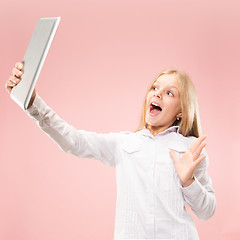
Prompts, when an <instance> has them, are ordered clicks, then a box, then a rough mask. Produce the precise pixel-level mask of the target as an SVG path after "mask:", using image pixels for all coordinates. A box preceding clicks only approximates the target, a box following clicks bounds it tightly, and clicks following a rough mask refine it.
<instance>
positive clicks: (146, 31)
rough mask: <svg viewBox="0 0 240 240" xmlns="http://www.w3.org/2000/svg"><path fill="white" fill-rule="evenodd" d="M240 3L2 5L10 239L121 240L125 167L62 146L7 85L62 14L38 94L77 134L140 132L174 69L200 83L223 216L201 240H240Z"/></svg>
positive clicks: (90, 0) (3, 170) (4, 182)
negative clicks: (157, 80) (165, 73)
mask: <svg viewBox="0 0 240 240" xmlns="http://www.w3.org/2000/svg"><path fill="white" fill-rule="evenodd" d="M239 8H240V3H239V1H231V0H221V1H219V0H218V1H215V0H213V1H209V0H201V1H190V0H189V1H186V0H184V1H178V0H165V1H162V0H156V1H153V0H146V1H141V0H116V1H112V0H101V1H99V0H78V1H77V0H68V1H57V0H54V1H51V0H41V1H32V0H31V1H30V0H21V1H16V0H10V1H7V0H2V1H1V2H0V26H1V28H0V29H1V40H0V41H1V45H0V48H1V49H0V50H1V59H0V62H1V84H0V86H1V87H0V98H1V101H0V108H1V125H0V131H1V138H0V147H1V155H0V194H1V196H0V239H2V240H33V239H34V240H42V239H44V240H50V239H51V240H52V239H58V240H65V239H71V240H76V239H102V240H111V239H113V233H114V217H115V201H116V181H115V169H114V168H110V167H108V166H106V165H103V164H102V163H101V162H100V161H97V160H91V159H80V158H77V157H75V156H72V155H69V154H66V153H64V152H62V151H61V150H60V148H58V146H57V145H56V144H55V143H54V142H52V141H51V140H50V139H49V138H48V137H47V136H46V135H45V134H44V133H43V132H41V131H40V130H39V128H38V127H37V126H36V124H35V123H34V122H33V121H32V120H31V119H30V118H29V117H28V116H27V115H26V114H25V113H24V112H23V111H22V110H21V109H20V108H19V107H18V105H17V104H15V102H13V100H12V99H11V98H10V97H9V95H8V93H7V92H6V91H5V89H4V85H5V82H6V80H7V79H8V77H9V75H10V74H11V70H12V68H13V66H14V64H15V62H17V61H21V60H22V57H23V56H24V53H25V51H26V48H27V45H28V42H29V40H30V37H31V34H32V32H33V29H34V27H35V25H36V22H37V20H38V19H39V18H40V17H52V16H61V22H60V25H59V29H58V31H57V34H56V36H55V38H54V41H53V44H52V47H51V49H50V51H49V54H48V57H47V59H46V62H45V64H44V66H43V69H42V72H41V74H40V77H39V80H38V83H37V87H36V89H37V92H38V94H39V95H40V96H41V97H42V98H43V99H44V100H45V102H47V104H48V105H49V106H51V107H52V108H53V109H54V110H55V111H56V112H57V113H58V114H59V115H60V116H61V117H62V118H63V119H65V120H66V121H67V122H69V123H71V124H72V125H73V126H75V127H76V128H78V129H85V130H89V131H95V132H105V133H107V132H119V131H122V130H131V131H133V130H135V129H136V127H137V125H138V120H139V117H140V111H141V107H142V101H143V97H144V95H145V92H146V89H147V87H148V85H149V84H150V82H151V81H152V80H153V78H154V77H155V76H156V75H157V73H158V72H159V71H160V70H162V69H163V68H165V67H175V68H178V69H181V70H184V71H186V72H187V73H188V74H189V75H190V77H191V78H192V80H193V82H194V83H195V86H196V89H197V92H198V99H199V105H200V113H201V118H202V124H203V128H204V132H205V133H206V134H207V136H208V146H207V150H208V154H209V158H210V165H209V175H210V176H211V178H212V181H213V186H214V188H215V191H216V199H217V210H216V213H215V215H214V216H213V217H212V218H211V219H210V220H208V221H206V222H202V221H200V220H198V219H197V218H196V217H194V220H195V223H196V225H197V228H198V232H199V235H200V238H201V239H204V240H212V239H218V240H229V239H230V240H235V239H240V229H239V220H238V219H239V214H240V207H239V202H240V193H239V177H238V174H239V167H240V161H239V154H238V153H239V148H240V140H239V133H240V130H239V127H238V125H239V124H238V120H239V118H240V110H239V109H240V108H239V102H240V94H239V88H240V82H239V54H240V51H239V42H240V25H239V22H240V15H239Z"/></svg>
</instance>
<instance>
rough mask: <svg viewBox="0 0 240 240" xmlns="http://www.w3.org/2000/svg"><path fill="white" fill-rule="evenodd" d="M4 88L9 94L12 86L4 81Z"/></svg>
mask: <svg viewBox="0 0 240 240" xmlns="http://www.w3.org/2000/svg"><path fill="white" fill-rule="evenodd" d="M5 88H6V90H7V91H8V93H9V94H10V93H11V91H12V87H11V86H9V85H8V84H7V82H6V84H5Z"/></svg>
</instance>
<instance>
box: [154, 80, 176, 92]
mask: <svg viewBox="0 0 240 240" xmlns="http://www.w3.org/2000/svg"><path fill="white" fill-rule="evenodd" d="M158 84H159V83H157V82H155V83H154V84H153V86H154V85H158ZM167 87H169V88H176V87H175V86H173V85H172V86H167ZM176 89H177V88H176ZM177 90H178V89H177ZM178 91H179V90H178Z"/></svg>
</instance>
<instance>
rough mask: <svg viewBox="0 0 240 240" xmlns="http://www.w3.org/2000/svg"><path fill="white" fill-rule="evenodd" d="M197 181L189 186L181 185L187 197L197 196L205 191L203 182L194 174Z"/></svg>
mask: <svg viewBox="0 0 240 240" xmlns="http://www.w3.org/2000/svg"><path fill="white" fill-rule="evenodd" d="M194 179H195V181H194V182H193V183H192V184H191V185H189V186H187V187H183V186H181V189H182V192H183V194H184V196H185V197H186V198H190V199H193V198H196V196H198V195H199V194H200V193H201V192H203V191H204V189H203V186H202V184H201V183H200V182H199V181H198V179H197V178H196V177H195V176H194Z"/></svg>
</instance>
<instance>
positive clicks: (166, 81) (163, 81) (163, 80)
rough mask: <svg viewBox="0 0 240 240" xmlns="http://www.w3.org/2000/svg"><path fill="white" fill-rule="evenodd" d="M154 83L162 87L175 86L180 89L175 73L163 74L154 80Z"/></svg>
mask: <svg viewBox="0 0 240 240" xmlns="http://www.w3.org/2000/svg"><path fill="white" fill-rule="evenodd" d="M155 84H158V85H160V86H163V87H175V88H177V89H178V90H179V89H180V86H179V81H178V79H177V77H176V75H175V74H163V75H161V76H160V77H159V78H158V79H157V80H156V81H155Z"/></svg>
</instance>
